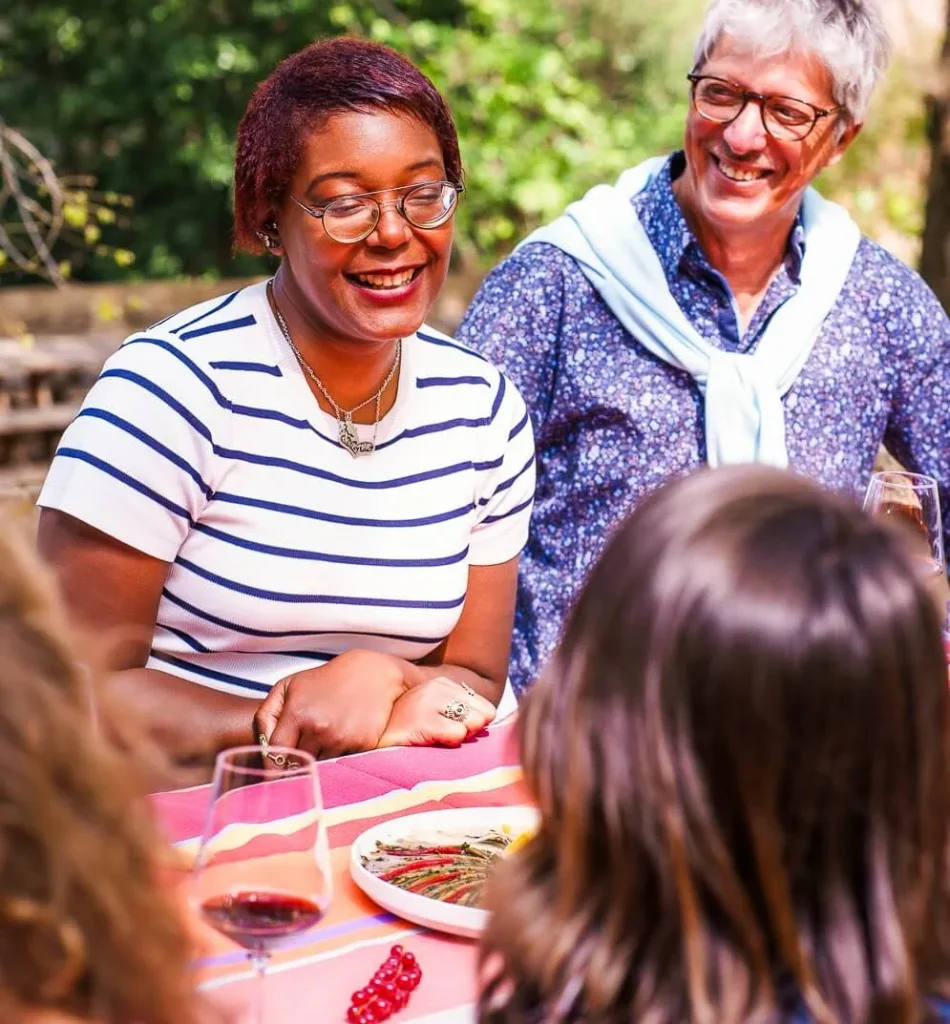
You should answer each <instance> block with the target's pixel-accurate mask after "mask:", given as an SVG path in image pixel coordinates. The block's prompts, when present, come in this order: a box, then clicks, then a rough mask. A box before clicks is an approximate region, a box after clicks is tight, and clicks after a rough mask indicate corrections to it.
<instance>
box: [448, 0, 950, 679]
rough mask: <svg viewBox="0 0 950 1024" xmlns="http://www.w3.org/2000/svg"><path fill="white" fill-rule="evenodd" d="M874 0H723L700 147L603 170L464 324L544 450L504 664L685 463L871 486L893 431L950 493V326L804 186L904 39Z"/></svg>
mask: <svg viewBox="0 0 950 1024" xmlns="http://www.w3.org/2000/svg"><path fill="white" fill-rule="evenodd" d="M888 51H889V43H888V39H887V36H886V33H885V30H884V28H883V25H882V22H881V18H880V14H879V12H878V10H877V9H876V8H875V7H874V6H873V4H872V3H871V2H869V0H712V2H711V4H710V6H709V7H708V9H707V13H706V17H705V21H704V24H703V28H702V32H701V35H700V39H699V42H698V45H697V49H696V60H695V65H694V69H693V72H692V73H691V74H690V75H689V76H688V77H689V82H690V89H691V100H692V102H691V108H690V112H689V116H688V118H687V122H686V131H685V145H684V148H683V151H681V152H677V153H675V154H673V155H672V156H671V157H669V158H666V159H660V160H655V161H648V162H647V163H646V164H643V165H641V166H640V167H637V168H634V169H632V170H631V171H628V172H626V173H625V174H624V175H623V176H621V178H620V180H619V181H618V183H617V185H616V186H614V187H608V186H598V187H597V188H595V189H593V190H592V191H591V192H590V193H589V194H588V195H587V196H586V197H585V198H584V199H583V200H582V201H581V202H579V203H575V204H573V206H571V207H569V208H568V210H567V212H566V214H565V216H563V217H561V218H559V219H558V220H556V221H555V222H554V223H553V224H551V225H548V226H547V227H545V228H542V229H541V230H540V231H538V232H536V233H535V235H533V236H531V237H530V238H529V239H527V240H526V242H525V243H522V245H521V246H520V247H519V248H518V250H517V251H516V252H515V253H514V254H513V255H512V256H510V257H509V258H508V259H507V260H505V261H504V262H503V263H502V264H501V265H500V266H499V267H497V268H496V269H495V270H494V271H493V272H492V273H491V274H490V275H489V276H488V278H487V279H486V281H485V282H484V284H483V285H482V287H481V289H480V291H479V293H478V294H477V295H476V297H475V299H474V301H473V303H472V306H471V308H470V309H469V311H468V313H467V314H466V317H465V320H464V322H463V324H462V329H461V337H462V338H464V339H465V340H467V341H468V342H469V343H470V344H473V345H475V346H476V347H478V348H480V349H481V350H482V351H483V352H485V353H486V354H487V355H489V356H490V358H492V359H493V360H494V361H495V362H497V363H500V364H502V365H503V366H504V367H505V368H506V370H507V372H508V374H509V375H510V376H511V377H512V378H513V379H514V380H515V382H516V383H517V384H518V386H519V388H520V389H521V391H522V393H523V394H524V396H525V398H526V399H527V401H528V404H529V407H530V408H531V412H532V416H533V419H534V427H535V434H536V437H537V448H538V468H539V478H538V491H537V501H536V506H535V515H534V520H533V525H532V534H531V539H530V541H529V545H528V548H527V549H526V551H525V553H524V554H523V556H522V568H521V574H520V580H519V596H518V612H517V620H516V635H515V640H514V648H513V660H512V666H511V673H512V679H513V681H514V682H515V685H516V688H519V689H523V688H524V687H526V686H527V685H529V684H530V682H531V681H532V680H533V678H534V677H535V675H536V673H537V671H538V669H539V667H540V666H541V665H542V664H543V662H544V660H545V658H546V657H547V655H548V654H549V653H550V651H551V649H552V648H553V646H554V644H555V643H556V641H557V638H558V636H559V633H560V629H561V624H562V621H563V618H564V615H565V613H566V611H567V609H568V607H569V606H570V603H571V601H572V600H573V597H574V595H575V593H576V592H577V589H578V587H579V585H580V584H581V582H582V581H583V579H584V576H585V574H586V571H587V569H588V567H589V566H590V565H591V563H592V561H593V560H594V558H595V557H596V556H597V555H598V553H599V552H600V550H601V548H602V546H603V543H604V540H605V537H606V535H607V533H608V531H609V530H610V528H611V526H612V524H613V523H615V522H616V521H617V520H618V519H619V518H620V517H622V516H623V515H624V514H625V513H626V512H628V511H629V510H630V508H631V507H632V506H633V505H635V504H636V502H637V501H638V500H639V499H640V498H642V497H643V496H644V495H645V494H647V493H648V492H649V491H651V490H652V489H653V488H655V487H656V486H657V485H658V484H659V483H661V482H662V481H663V480H665V479H666V478H668V477H669V476H671V475H674V474H678V473H682V472H684V471H687V470H689V469H691V468H693V467H696V466H699V465H701V464H703V463H706V462H708V463H710V464H712V465H717V464H721V463H727V462H742V461H753V460H757V461H763V462H769V463H772V464H774V465H779V466H785V465H787V466H790V467H791V468H793V469H795V470H797V471H799V472H802V473H805V474H808V475H809V476H811V477H813V478H815V479H817V480H819V481H821V482H823V483H824V484H826V485H828V486H831V487H834V488H837V489H844V490H847V491H850V492H853V493H859V492H860V490H861V489H862V488H863V487H864V485H865V484H866V482H867V478H868V475H869V473H870V472H871V468H872V465H873V461H874V455H875V452H876V451H877V448H878V445H879V444H880V443H881V442H882V441H884V442H885V443H886V444H887V446H888V447H889V448H890V450H891V451H892V452H894V454H895V455H897V457H898V458H900V459H901V460H902V461H903V462H904V463H905V464H906V465H907V466H909V467H911V468H913V469H915V470H918V471H921V472H925V473H929V474H932V475H934V476H936V477H937V478H938V480H939V481H940V484H941V488H942V499H943V501H944V503H945V505H946V500H947V498H948V497H950V490H948V484H950V322H948V320H947V316H946V314H945V313H944V311H943V309H942V308H941V307H940V305H939V304H938V302H937V300H936V299H935V297H934V296H933V294H932V293H931V291H930V290H929V289H928V288H927V286H926V285H925V284H924V283H923V281H922V280H921V279H920V278H919V277H918V275H917V274H915V273H914V272H913V271H912V270H910V269H908V268H907V267H906V266H904V265H903V264H902V263H900V262H899V261H898V260H896V259H895V258H894V257H893V256H891V255H890V254H888V253H887V252H885V251H884V250H883V249H881V248H880V247H879V246H877V245H875V244H874V243H873V242H871V241H869V240H867V239H866V238H862V237H861V236H860V233H859V231H858V230H857V228H856V226H855V225H854V223H853V221H851V219H850V217H849V216H848V215H847V214H846V212H845V211H844V210H843V209H841V208H840V207H838V206H835V205H834V204H832V203H828V202H826V201H825V200H823V199H821V197H820V196H819V195H818V194H817V193H816V192H815V191H814V190H813V189H810V188H809V186H810V185H811V183H812V182H813V181H814V179H815V177H816V176H817V175H818V174H819V173H820V172H821V171H822V170H823V169H824V168H825V167H828V166H831V165H832V164H835V163H837V162H838V161H839V160H840V159H841V157H842V156H843V155H844V153H845V151H846V150H847V148H848V146H849V145H850V144H851V142H852V141H853V140H854V138H855V136H856V135H857V134H858V132H859V131H860V129H861V125H862V122H863V120H864V116H865V111H866V109H867V105H868V101H869V99H870V95H871V92H872V91H873V89H874V86H875V84H876V83H877V81H878V79H879V78H880V76H881V74H882V72H883V70H884V68H885V66H886V64H887V59H888Z"/></svg>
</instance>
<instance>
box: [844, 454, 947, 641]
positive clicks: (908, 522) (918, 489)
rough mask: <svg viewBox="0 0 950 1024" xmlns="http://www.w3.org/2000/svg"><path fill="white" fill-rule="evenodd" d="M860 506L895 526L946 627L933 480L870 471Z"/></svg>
mask: <svg viewBox="0 0 950 1024" xmlns="http://www.w3.org/2000/svg"><path fill="white" fill-rule="evenodd" d="M864 509H865V511H866V512H869V513H870V514H871V515H872V516H874V517H875V518H877V519H886V520H887V521H889V522H890V523H892V524H893V525H895V526H896V527H898V528H899V529H900V530H901V531H902V532H903V533H904V534H905V536H906V537H907V539H908V541H909V542H910V547H911V553H912V555H913V557H914V560H915V561H916V562H917V563H918V565H919V566H920V571H921V576H922V578H923V580H924V581H925V583H926V584H927V589H928V590H929V591H930V592H931V594H932V595H933V599H934V604H935V605H936V608H937V614H938V616H939V618H940V622H941V625H942V626H944V628H946V618H947V597H948V592H947V579H946V573H947V566H946V560H945V557H944V547H943V523H942V520H941V516H940V497H939V494H938V491H937V481H936V480H935V479H934V478H933V477H932V476H923V475H922V474H920V473H907V472H903V471H901V472H894V471H889V472H886V473H874V474H873V475H872V476H871V480H870V482H869V484H868V489H867V493H866V494H865V496H864Z"/></svg>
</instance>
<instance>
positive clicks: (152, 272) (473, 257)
mask: <svg viewBox="0 0 950 1024" xmlns="http://www.w3.org/2000/svg"><path fill="white" fill-rule="evenodd" d="M697 3H698V0H644V2H642V3H641V4H640V5H639V8H638V12H637V14H636V15H631V14H618V13H617V12H616V10H615V7H616V5H614V4H613V3H612V2H610V0H581V2H580V3H576V2H572V0H555V2H553V3H552V2H550V0H375V2H370V0H331V2H330V3H329V4H315V3H313V2H312V0H204V2H201V3H193V2H192V0H70V2H69V4H68V5H67V4H65V3H57V2H56V0H34V2H33V3H32V4H29V5H27V4H19V5H14V9H13V10H12V11H6V12H4V13H0V110H3V111H5V112H8V119H9V120H10V121H11V122H12V123H14V126H15V127H19V128H21V129H22V130H24V131H25V132H26V133H27V134H28V135H29V137H30V138H31V139H32V141H33V142H34V143H35V144H36V145H37V146H38V147H39V148H40V149H41V150H42V151H43V152H44V153H46V154H47V155H48V156H49V157H51V158H52V159H53V160H54V162H55V164H56V166H57V168H58V169H59V170H60V172H67V171H68V172H69V173H73V174H82V175H90V176H92V177H94V178H95V180H96V182H97V186H98V188H99V189H101V190H102V191H103V192H104V193H105V194H112V193H115V194H116V195H122V196H126V195H127V196H130V197H131V199H132V201H133V204H134V205H133V207H132V209H131V211H129V216H130V225H129V227H128V228H127V229H126V230H125V231H124V233H123V234H122V238H121V241H122V244H123V245H127V246H128V249H123V250H119V251H118V252H117V251H115V250H109V251H108V253H102V254H97V252H101V250H100V247H99V244H98V242H99V239H98V238H93V237H92V236H93V235H95V232H96V230H97V225H96V223H95V222H94V219H93V220H90V219H89V217H88V214H87V213H85V212H84V211H81V210H72V211H71V212H70V213H69V214H68V215H67V216H68V217H71V218H72V220H71V221H70V223H72V222H73V221H75V224H74V227H75V228H77V229H79V230H80V232H85V235H86V240H87V242H88V244H89V246H90V248H89V249H88V251H87V255H86V256H83V255H82V253H80V254H78V255H75V258H74V260H73V265H72V267H71V272H72V274H73V276H74V277H78V278H83V279H87V280H88V279H106V278H116V277H124V278H131V277H136V276H139V277H141V276H145V277H166V276H177V275H205V276H207V275H209V274H210V275H214V274H241V273H253V272H257V271H259V270H261V269H262V268H263V267H264V264H263V263H262V262H261V261H257V260H253V259H250V258H248V257H244V256H240V257H236V258H234V257H232V255H231V214H230V199H229V189H230V182H231V168H232V159H233V151H234V136H235V132H236V128H237V123H238V120H239V119H240V116H241V113H242V111H243V109H244V106H245V104H246V102H247V99H248V97H249V96H250V94H251V91H252V90H253V88H254V86H255V84H256V83H257V82H258V81H259V80H260V79H262V78H264V77H265V76H266V75H267V74H268V72H269V71H270V70H271V69H272V68H273V66H274V65H275V64H276V63H277V62H278V61H279V60H280V59H281V58H282V57H284V56H286V55H287V54H288V53H291V52H293V51H294V50H296V49H298V48H300V47H302V46H304V45H306V44H307V43H308V42H310V41H311V40H312V39H314V38H316V37H319V36H325V35H328V34H336V33H341V32H348V33H360V34H365V35H368V36H370V37H372V38H375V39H379V40H381V41H385V42H387V43H389V44H390V45H392V46H394V47H396V48H397V49H399V50H401V51H402V52H404V53H406V54H407V55H409V56H410V57H411V58H412V59H414V60H415V61H416V62H417V63H418V64H419V65H420V66H422V67H423V69H424V70H425V71H426V72H427V73H428V74H429V75H430V76H431V77H432V78H433V80H434V81H435V83H436V84H437V85H438V86H439V88H440V89H442V90H443V91H444V93H445V95H446V96H447V98H448V100H449V102H450V104H451V106H452V108H453V111H454V113H455V116H456V119H457V121H458V127H459V133H460V137H461V143H462V156H463V159H464V161H465V165H466V169H467V185H468V194H467V196H466V198H465V200H464V203H463V205H462V208H461V211H460V214H459V218H458V232H457V234H458V240H459V251H460V253H461V254H462V256H463V258H464V259H465V261H466V262H467V263H471V264H474V263H478V264H481V265H485V264H487V263H490V262H493V261H494V259H495V258H497V256H498V255H499V254H500V253H502V252H503V251H505V250H506V249H507V248H509V247H510V246H511V244H512V243H513V242H514V241H515V240H516V239H517V238H518V237H520V236H522V235H523V234H524V233H525V232H526V231H527V230H528V229H530V228H531V227H532V226H533V225H534V224H536V223H538V222H540V221H543V220H545V219H548V218H550V217H551V216H552V215H553V214H555V213H557V212H559V211H560V210H561V209H563V207H564V205H565V203H566V202H568V201H569V200H570V199H572V198H576V197H578V196H579V195H581V194H582V193H583V191H584V190H585V189H586V188H587V187H589V186H590V185H592V184H594V183H595V182H597V181H600V180H604V179H609V178H611V177H613V176H614V174H615V173H616V172H617V171H619V170H620V169H621V168H622V167H624V166H627V165H629V164H630V163H632V162H634V161H635V160H637V159H639V158H640V157H643V156H645V155H648V154H651V153H655V152H660V151H662V150H664V149H667V148H669V147H671V146H672V145H674V144H675V143H676V142H677V140H678V138H679V135H680V132H681V125H682V117H683V114H684V112H685V88H684V83H683V81H682V75H683V73H684V72H685V70H686V64H687V63H688V51H682V49H681V44H680V43H679V42H677V39H678V38H679V37H680V36H681V35H682V33H679V34H678V33H676V32H675V31H673V30H672V29H671V26H673V25H674V24H677V23H679V24H682V21H683V18H684V17H686V16H687V15H688V13H689V12H691V11H693V10H695V9H696V7H697ZM686 44H687V45H688V40H687V41H686ZM678 48H679V49H678ZM9 112H15V116H10V113H9ZM104 205H105V207H106V208H107V209H109V208H111V206H112V205H113V204H110V203H106V204H104ZM101 223H102V224H105V222H104V221H103V222H101ZM130 250H131V251H134V253H135V259H134V262H133V261H132V259H131V255H132V253H131V251H130ZM120 253H121V255H120ZM71 255H73V254H71Z"/></svg>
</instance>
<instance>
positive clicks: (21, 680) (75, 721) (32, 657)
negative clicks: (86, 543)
mask: <svg viewBox="0 0 950 1024" xmlns="http://www.w3.org/2000/svg"><path fill="white" fill-rule="evenodd" d="M0 659H2V660H0V1017H2V1019H3V1020H4V1021H10V1020H17V1019H18V1018H19V1019H24V1020H25V1019H29V1018H30V1017H31V1016H33V1015H37V1016H39V1017H43V1016H44V1015H46V1014H49V1015H51V1016H55V1015H56V1014H66V1015H69V1016H71V1017H73V1018H78V1019H79V1020H89V1021H97V1022H98V1021H101V1022H107V1024H197V1022H198V1020H199V1012H198V1006H197V1002H196V1001H195V999H194V997H193V995H192V991H191V987H192V983H191V979H190V978H189V966H188V965H189V960H190V955H191V950H190V946H189V942H188V939H187V935H186V931H185V926H184V922H183V920H182V919H181V917H180V915H179V914H178V912H177V911H176V909H175V908H174V907H173V906H172V905H171V902H170V901H169V899H168V898H167V893H165V892H163V891H162V888H161V885H160V881H159V877H158V875H159V871H160V857H161V851H162V849H163V845H162V840H161V837H160V835H159V834H158V831H157V829H156V826H155V824H154V822H153V821H152V819H151V816H150V813H149V808H148V805H147V802H146V800H145V799H144V797H145V786H144V781H143V780H144V776H143V774H142V772H141V771H140V770H139V769H138V768H136V764H138V763H140V761H139V759H138V758H137V757H133V753H132V752H133V750H138V749H140V748H139V747H138V744H139V739H138V737H137V735H136V734H135V730H134V729H133V728H132V727H131V726H130V724H129V723H128V722H127V721H126V716H124V715H123V714H122V713H121V710H120V709H117V708H115V707H113V706H112V705H111V704H110V703H109V701H108V700H107V699H106V698H105V696H104V695H102V694H99V693H96V694H95V696H93V694H92V686H93V680H92V679H91V677H90V673H89V670H88V669H86V668H84V667H83V666H82V665H81V663H80V661H79V660H78V658H77V643H76V638H75V637H74V636H73V635H72V634H71V631H70V628H69V626H68V624H67V621H66V617H65V614H64V612H63V609H62V608H61V606H60V604H59V601H58V598H57V595H56V594H55V591H54V587H53V584H52V581H51V578H50V576H49V575H48V574H47V571H46V570H45V568H44V567H43V566H42V565H41V564H40V563H39V561H38V560H37V559H36V558H35V557H34V556H33V554H32V552H31V551H30V550H29V549H28V547H27V545H26V544H25V543H24V542H23V540H22V538H20V539H17V538H11V537H10V535H9V531H6V532H5V533H4V534H2V535H0ZM93 705H95V711H96V713H95V716H94V715H93V713H92V709H93Z"/></svg>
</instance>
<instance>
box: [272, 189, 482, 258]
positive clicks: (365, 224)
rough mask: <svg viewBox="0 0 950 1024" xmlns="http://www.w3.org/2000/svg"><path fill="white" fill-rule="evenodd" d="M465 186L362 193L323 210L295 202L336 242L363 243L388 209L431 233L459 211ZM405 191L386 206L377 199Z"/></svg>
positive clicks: (295, 199)
mask: <svg viewBox="0 0 950 1024" xmlns="http://www.w3.org/2000/svg"><path fill="white" fill-rule="evenodd" d="M464 191H465V188H464V186H463V185H458V184H455V183H454V182H451V181H424V182H421V183H420V184H418V185H401V186H399V187H397V188H384V189H380V190H379V191H378V192H360V193H359V194H358V195H352V196H340V197H339V198H338V199H331V200H330V201H329V202H328V203H324V204H323V205H322V206H320V207H313V206H308V205H307V204H306V203H303V202H301V201H300V200H299V199H298V198H297V197H296V196H294V195H291V197H290V198H291V199H292V200H293V201H294V202H295V203H296V204H297V205H298V206H299V207H300V209H301V210H303V211H304V213H308V214H310V216H311V217H313V218H315V219H316V220H322V221H323V230H324V231H326V233H327V234H328V235H329V236H330V238H332V239H333V240H334V241H335V242H345V243H353V242H362V241H363V239H364V238H367V237H368V236H369V235H371V234H372V233H373V230H374V229H375V227H376V225H377V224H378V223H379V218H380V216H381V215H382V211H383V208H384V207H389V206H391V207H393V209H395V210H396V211H397V212H398V213H400V214H401V215H402V217H403V218H404V219H405V220H406V221H407V222H408V223H409V224H411V225H412V226H413V227H414V228H422V229H423V230H431V229H432V228H438V227H441V226H442V225H443V224H445V222H446V221H448V220H449V219H450V218H451V217H452V215H453V214H454V213H455V211H456V209H457V208H458V201H459V196H461V195H462V193H463V192H464ZM390 192H401V193H402V195H400V196H397V197H396V198H395V199H394V200H393V201H392V202H389V203H382V202H380V201H379V200H378V199H377V198H376V197H377V196H380V195H383V194H386V193H390Z"/></svg>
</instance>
